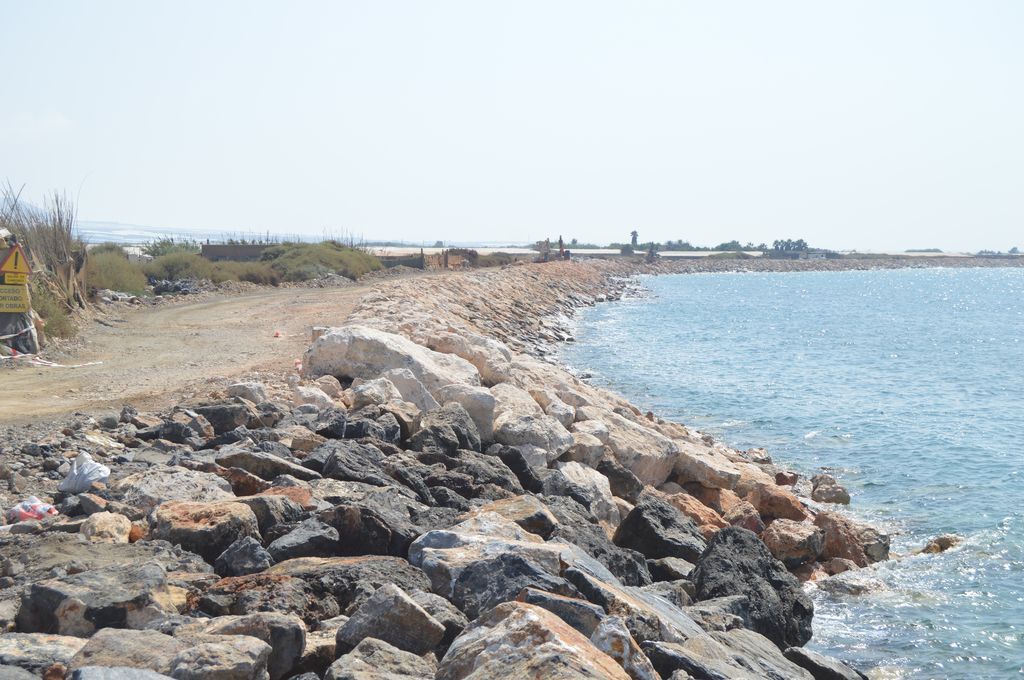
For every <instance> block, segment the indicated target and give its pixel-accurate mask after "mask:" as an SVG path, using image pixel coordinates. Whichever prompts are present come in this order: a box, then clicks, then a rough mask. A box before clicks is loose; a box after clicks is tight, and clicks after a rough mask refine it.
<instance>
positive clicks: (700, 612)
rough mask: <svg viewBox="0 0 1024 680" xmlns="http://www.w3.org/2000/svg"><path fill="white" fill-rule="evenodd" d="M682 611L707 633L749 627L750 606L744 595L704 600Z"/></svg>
mask: <svg viewBox="0 0 1024 680" xmlns="http://www.w3.org/2000/svg"><path fill="white" fill-rule="evenodd" d="M683 611H685V612H686V613H687V614H688V615H689V616H690V618H691V619H693V620H694V621H696V622H697V624H698V625H699V626H700V627H701V628H703V629H704V630H706V631H708V632H711V631H719V632H724V631H727V630H733V629H734V628H749V627H750V605H749V600H747V596H746V595H730V596H729V597H716V598H713V599H710V600H704V601H703V602H697V603H696V604H693V605H690V606H688V607H684V608H683Z"/></svg>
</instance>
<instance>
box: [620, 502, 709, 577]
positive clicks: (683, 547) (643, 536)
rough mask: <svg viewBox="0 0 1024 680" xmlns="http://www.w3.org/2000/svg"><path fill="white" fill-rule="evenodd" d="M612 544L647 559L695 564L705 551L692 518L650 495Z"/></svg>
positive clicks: (634, 509)
mask: <svg viewBox="0 0 1024 680" xmlns="http://www.w3.org/2000/svg"><path fill="white" fill-rule="evenodd" d="M612 540H614V541H615V544H616V545H618V546H622V547H625V548H630V549H632V550H636V551H637V552H640V553H643V555H644V556H645V557H647V558H648V559H657V558H659V557H679V558H682V559H684V560H687V561H689V562H696V561H697V559H698V558H699V557H700V556H701V554H702V553H703V552H704V547H705V543H704V537H703V536H702V535H701V533H700V530H699V529H698V528H697V526H696V525H695V524H694V523H693V521H692V520H690V518H689V517H686V516H685V515H683V514H682V513H681V512H679V511H678V510H676V509H675V508H674V507H672V506H671V505H670V504H668V503H666V502H665V501H664V500H662V499H661V498H658V497H657V496H655V495H654V494H650V493H647V494H643V495H642V496H641V497H640V498H639V500H638V501H637V504H636V505H635V506H634V507H633V509H632V510H631V511H630V512H629V514H628V515H626V517H625V518H623V520H622V522H621V523H620V524H619V527H618V529H616V530H615V536H614V537H613V539H612Z"/></svg>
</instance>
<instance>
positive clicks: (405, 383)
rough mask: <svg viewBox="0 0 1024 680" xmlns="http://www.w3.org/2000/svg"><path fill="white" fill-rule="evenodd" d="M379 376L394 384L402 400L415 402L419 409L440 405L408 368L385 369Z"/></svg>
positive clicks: (424, 409) (425, 409)
mask: <svg viewBox="0 0 1024 680" xmlns="http://www.w3.org/2000/svg"><path fill="white" fill-rule="evenodd" d="M381 378H384V379H385V380H388V381H389V382H390V383H391V384H392V385H394V386H395V389H397V390H398V392H399V394H400V395H401V399H402V401H407V402H409V403H411V404H415V406H416V408H418V409H419V410H420V411H433V410H434V409H435V408H438V407H439V406H440V405H441V404H440V403H439V402H438V400H437V399H435V398H434V395H432V394H431V393H430V390H428V389H427V388H426V386H425V385H424V384H423V383H421V382H420V381H419V379H418V378H417V377H416V376H415V375H413V373H412V371H410V370H409V369H408V368H393V369H391V370H390V371H386V372H385V373H384V374H383V375H382V376H381ZM442 389H443V388H442Z"/></svg>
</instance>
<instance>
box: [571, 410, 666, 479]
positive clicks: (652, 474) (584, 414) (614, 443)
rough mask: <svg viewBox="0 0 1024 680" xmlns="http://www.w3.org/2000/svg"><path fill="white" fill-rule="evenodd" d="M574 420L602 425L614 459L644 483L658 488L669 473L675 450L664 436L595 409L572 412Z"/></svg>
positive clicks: (610, 412) (616, 415) (609, 412)
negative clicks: (574, 414)
mask: <svg viewBox="0 0 1024 680" xmlns="http://www.w3.org/2000/svg"><path fill="white" fill-rule="evenodd" d="M576 419H577V420H596V421H598V422H600V423H602V424H603V425H604V426H605V427H606V428H607V429H608V442H607V444H608V448H609V449H610V450H611V452H612V454H614V456H615V459H616V460H617V461H618V462H619V463H621V464H622V465H623V466H624V467H626V468H627V469H628V470H629V471H630V472H632V473H633V474H635V475H636V476H637V477H638V478H639V479H640V481H642V482H643V483H644V484H650V485H652V486H658V485H659V484H661V483H662V482H664V481H665V480H667V479H668V477H669V475H670V474H672V470H673V468H674V467H675V464H676V459H677V457H678V454H679V447H678V446H677V445H676V443H675V442H674V441H672V440H671V439H669V438H668V437H666V436H665V435H663V434H661V433H659V432H657V431H656V430H653V429H651V428H648V427H644V426H643V425H641V424H639V423H635V422H633V421H632V420H629V419H628V418H625V417H623V416H620V415H619V414H618V413H614V412H613V411H609V410H606V409H602V408H599V407H596V406H584V407H582V408H578V409H576Z"/></svg>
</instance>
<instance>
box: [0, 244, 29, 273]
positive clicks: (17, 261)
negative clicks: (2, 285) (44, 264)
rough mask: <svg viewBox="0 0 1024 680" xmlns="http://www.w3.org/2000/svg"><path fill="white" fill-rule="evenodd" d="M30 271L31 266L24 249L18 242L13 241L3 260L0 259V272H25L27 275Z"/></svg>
mask: <svg viewBox="0 0 1024 680" xmlns="http://www.w3.org/2000/svg"><path fill="white" fill-rule="evenodd" d="M31 273H32V267H30V266H29V264H28V258H27V257H25V251H24V250H22V249H21V245H20V244H17V243H15V244H14V245H13V246H12V247H11V249H10V250H8V251H7V256H6V257H5V258H4V259H3V261H0V274H25V275H26V276H28V275H29V274H31Z"/></svg>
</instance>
